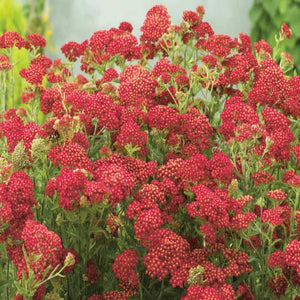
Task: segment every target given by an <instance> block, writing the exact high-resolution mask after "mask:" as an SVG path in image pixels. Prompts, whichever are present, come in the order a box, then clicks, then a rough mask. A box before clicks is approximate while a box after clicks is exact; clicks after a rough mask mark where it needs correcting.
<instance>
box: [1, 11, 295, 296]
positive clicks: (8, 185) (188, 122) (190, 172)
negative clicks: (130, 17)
mask: <svg viewBox="0 0 300 300" xmlns="http://www.w3.org/2000/svg"><path fill="white" fill-rule="evenodd" d="M203 16H204V8H203V7H202V6H199V7H197V8H196V10H195V11H185V12H184V13H183V20H182V22H181V23H180V24H179V25H174V24H171V22H170V19H169V18H170V17H169V15H168V12H167V9H166V8H165V7H164V6H163V5H157V6H154V7H153V8H152V9H150V11H149V12H148V13H147V15H146V19H145V22H144V24H143V26H142V28H141V32H142V35H141V38H140V39H139V40H138V39H137V38H136V37H135V36H133V34H132V33H131V32H132V26H131V24H130V23H128V22H122V23H121V24H120V26H119V27H118V28H111V29H109V30H99V31H97V32H95V33H94V34H93V35H92V36H91V37H90V38H89V39H87V40H85V41H83V42H82V43H76V42H72V41H71V42H68V43H66V44H65V45H64V46H63V47H62V52H63V53H64V55H65V57H66V62H63V61H62V60H54V61H51V60H50V59H49V58H47V57H45V56H43V55H41V54H39V53H40V52H39V50H40V48H41V47H44V46H45V40H44V39H43V37H42V36H40V35H37V34H32V35H30V36H28V37H26V38H23V37H21V36H20V35H19V34H18V33H16V32H5V33H3V34H2V35H1V37H0V47H1V49H0V50H1V56H0V62H1V64H0V66H1V68H0V72H1V74H6V75H5V76H6V77H5V76H2V77H1V78H10V76H7V75H8V74H9V72H13V70H14V67H15V66H14V62H13V61H11V60H10V57H8V56H6V55H5V52H7V51H8V50H9V49H14V48H15V47H17V48H23V49H26V50H27V51H28V54H29V55H31V57H32V59H31V61H30V63H29V64H28V66H27V67H26V68H24V69H22V70H21V71H20V74H19V75H20V78H23V80H24V82H25V84H26V87H25V89H24V91H23V93H22V94H21V95H20V97H21V99H22V101H23V102H24V106H25V107H26V109H24V108H19V109H17V108H13V109H9V110H5V111H2V113H1V122H0V134H1V140H0V141H1V149H2V152H1V157H0V166H1V171H0V241H1V243H0V253H1V256H0V259H1V266H2V268H1V269H0V283H1V285H0V293H1V299H2V298H3V299H7V300H8V299H15V300H16V299H54V298H55V299H80V300H82V299H89V300H96V299H98V300H99V299H102V300H110V299H111V300H115V299H124V300H125V299H145V300H153V299H181V300H191V299H203V300H211V299H220V300H221V299H228V300H229V299H299V297H300V288H299V285H300V284H299V283H300V259H299V253H300V234H299V233H300V210H299V194H300V174H299V172H300V169H299V147H300V144H299V137H300V126H299V124H300V123H299V116H300V88H299V87H300V77H299V76H292V77H291V76H287V75H286V74H285V71H287V70H289V68H290V67H291V66H289V68H286V66H287V64H286V62H287V56H286V55H282V56H281V54H280V53H278V52H279V51H278V48H276V49H272V48H271V47H270V46H269V45H268V44H267V42H266V41H264V40H262V41H258V42H256V43H255V44H254V48H252V44H251V40H250V38H249V36H247V35H246V34H240V35H239V37H238V38H231V37H229V36H227V35H219V34H214V31H213V29H212V28H211V26H210V25H209V24H208V23H207V22H205V21H204V20H203ZM291 34H292V33H291V31H290V29H289V28H288V27H287V26H286V25H284V26H283V27H282V28H281V31H280V38H277V41H278V42H280V41H281V40H283V39H287V38H290V37H291ZM277 46H278V45H277ZM274 53H275V54H274ZM274 55H275V56H274ZM280 57H281V59H282V63H281V62H279V64H278V63H276V60H275V59H279V60H280ZM289 61H290V62H291V60H290V59H289ZM74 62H77V63H79V64H80V65H81V70H82V72H83V74H79V75H77V76H75V75H74V74H73V72H72V64H73V63H74ZM1 87H2V88H5V84H1ZM1 93H2V95H5V91H3V90H1ZM2 98H3V97H2ZM3 99H4V98H3ZM41 120H44V121H41ZM2 283H3V284H2ZM12 297H13V298H12Z"/></svg>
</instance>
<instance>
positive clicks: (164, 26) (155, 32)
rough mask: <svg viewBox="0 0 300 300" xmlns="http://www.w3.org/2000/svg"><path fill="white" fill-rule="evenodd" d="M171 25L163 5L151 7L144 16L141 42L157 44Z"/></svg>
mask: <svg viewBox="0 0 300 300" xmlns="http://www.w3.org/2000/svg"><path fill="white" fill-rule="evenodd" d="M170 25H171V22H170V16H169V14H168V11H167V8H166V7H165V6H163V5H155V6H153V7H152V8H151V9H150V10H149V11H148V12H147V14H146V19H145V21H144V24H143V26H142V27H141V32H142V35H141V41H142V42H145V43H147V42H150V43H155V42H157V41H158V40H159V39H160V38H161V37H162V36H163V34H164V33H167V32H168V29H169V27H170Z"/></svg>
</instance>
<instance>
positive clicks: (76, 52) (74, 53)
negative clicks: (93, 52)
mask: <svg viewBox="0 0 300 300" xmlns="http://www.w3.org/2000/svg"><path fill="white" fill-rule="evenodd" d="M87 45H88V41H87V40H85V41H84V42H82V43H81V44H78V43H77V42H72V41H71V42H68V43H66V44H64V45H63V46H62V47H61V52H62V53H63V54H64V55H65V57H66V58H67V59H68V60H69V61H72V62H74V61H76V60H77V59H78V58H79V57H80V56H82V55H83V54H84V51H85V49H86V47H87Z"/></svg>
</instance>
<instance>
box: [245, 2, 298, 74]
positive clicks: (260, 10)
mask: <svg viewBox="0 0 300 300" xmlns="http://www.w3.org/2000/svg"><path fill="white" fill-rule="evenodd" d="M249 15H250V21H251V38H252V40H254V41H258V40H261V39H265V40H266V41H267V42H268V43H269V44H270V45H271V46H272V47H274V46H275V43H276V41H275V39H274V36H276V34H277V32H278V28H280V26H281V24H282V23H286V24H287V25H288V26H289V27H290V28H291V29H292V31H293V37H292V38H291V39H289V40H286V41H285V42H284V43H281V45H280V46H281V49H280V50H281V52H282V51H286V52H288V53H290V54H291V55H292V56H293V58H294V63H295V66H296V69H297V71H298V73H299V71H300V69H299V68H300V51H299V47H300V18H299V16H300V1H299V0H254V1H253V5H252V8H251V9H250V13H249Z"/></svg>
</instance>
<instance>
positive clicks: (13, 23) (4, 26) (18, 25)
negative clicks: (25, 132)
mask: <svg viewBox="0 0 300 300" xmlns="http://www.w3.org/2000/svg"><path fill="white" fill-rule="evenodd" d="M0 12H1V17H0V34H2V33H3V32H4V31H17V32H19V33H20V34H21V35H22V36H24V35H25V30H24V29H25V26H26V19H25V17H24V15H23V10H22V5H21V4H20V3H18V2H16V1H14V0H1V1H0ZM7 52H9V53H7ZM0 54H5V55H7V56H9V58H10V61H13V62H14V68H13V70H14V72H12V73H7V74H6V76H7V78H6V80H4V78H1V82H0V86H1V87H0V99H2V98H3V97H5V103H1V109H2V108H6V109H7V108H11V107H15V106H19V105H20V104H21V101H20V100H19V98H20V94H21V92H22V91H23V90H24V82H23V81H22V79H21V78H20V76H19V71H20V70H21V69H23V68H25V67H26V66H27V65H28V63H29V59H28V57H27V51H26V50H25V49H17V48H14V49H9V50H8V51H6V50H4V49H0ZM4 84H5V87H4V86H3V85H4Z"/></svg>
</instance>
